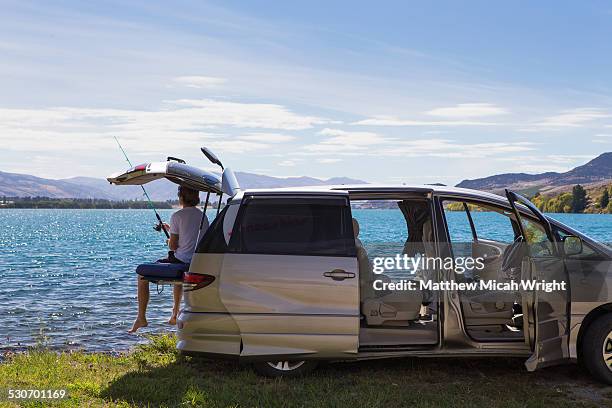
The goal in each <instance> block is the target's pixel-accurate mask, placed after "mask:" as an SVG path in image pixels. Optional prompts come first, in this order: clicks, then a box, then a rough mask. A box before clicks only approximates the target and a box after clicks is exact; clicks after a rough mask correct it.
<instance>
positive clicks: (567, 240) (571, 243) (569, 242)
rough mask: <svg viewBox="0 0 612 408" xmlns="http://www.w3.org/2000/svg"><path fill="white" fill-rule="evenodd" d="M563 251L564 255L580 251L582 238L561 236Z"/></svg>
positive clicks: (575, 253) (576, 253)
mask: <svg viewBox="0 0 612 408" xmlns="http://www.w3.org/2000/svg"><path fill="white" fill-rule="evenodd" d="M563 252H564V253H565V255H567V256H569V255H578V254H581V253H582V240H581V239H580V237H576V236H574V235H568V236H566V237H563Z"/></svg>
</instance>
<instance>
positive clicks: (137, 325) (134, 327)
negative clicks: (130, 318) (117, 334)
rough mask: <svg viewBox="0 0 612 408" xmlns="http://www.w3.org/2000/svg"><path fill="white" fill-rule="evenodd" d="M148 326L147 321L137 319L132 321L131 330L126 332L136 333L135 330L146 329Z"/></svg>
mask: <svg viewBox="0 0 612 408" xmlns="http://www.w3.org/2000/svg"><path fill="white" fill-rule="evenodd" d="M148 325H149V322H147V319H145V318H142V319H140V318H138V319H136V320H134V324H132V328H131V329H130V330H128V333H136V330H138V329H140V328H141V327H147V326H148Z"/></svg>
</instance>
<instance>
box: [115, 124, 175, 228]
mask: <svg viewBox="0 0 612 408" xmlns="http://www.w3.org/2000/svg"><path fill="white" fill-rule="evenodd" d="M113 137H114V138H115V142H117V146H119V149H121V152H122V153H123V156H124V157H125V160H126V161H127V162H128V164H129V165H130V167H134V166H133V165H132V162H131V161H130V159H129V157H128V155H127V153H126V152H125V150H123V147H122V146H121V143H119V139H117V136H113ZM140 188H142V192H143V193H144V195H145V197H147V202H148V203H149V207H151V209H152V210H153V212H154V213H155V217H156V218H157V221H158V222H159V224H158V225H157V226H156V227H155V230H156V231H159V230H162V231H164V234H165V235H166V238H167V239H170V234H168V231H167V230H166V227H165V226H164V222H163V221H162V219H161V217H160V216H159V213H158V212H157V210H156V209H155V206H154V205H153V201H151V197H149V193H147V190H145V188H144V186H143V185H142V184H140Z"/></svg>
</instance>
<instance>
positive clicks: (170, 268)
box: [136, 262, 189, 279]
mask: <svg viewBox="0 0 612 408" xmlns="http://www.w3.org/2000/svg"><path fill="white" fill-rule="evenodd" d="M188 270H189V264H179V263H161V262H154V263H146V264H142V265H138V267H137V268H136V273H137V274H139V275H140V276H144V277H145V278H150V279H182V278H183V272H187V271H188Z"/></svg>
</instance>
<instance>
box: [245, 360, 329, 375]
mask: <svg viewBox="0 0 612 408" xmlns="http://www.w3.org/2000/svg"><path fill="white" fill-rule="evenodd" d="M316 366H317V362H316V361H303V360H302V361H266V362H261V363H254V364H253V368H254V369H255V371H257V372H258V373H259V374H261V375H264V376H266V377H272V378H276V377H287V378H289V377H301V376H303V375H305V374H307V373H309V372H311V371H312V370H314V368H315V367H316Z"/></svg>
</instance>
